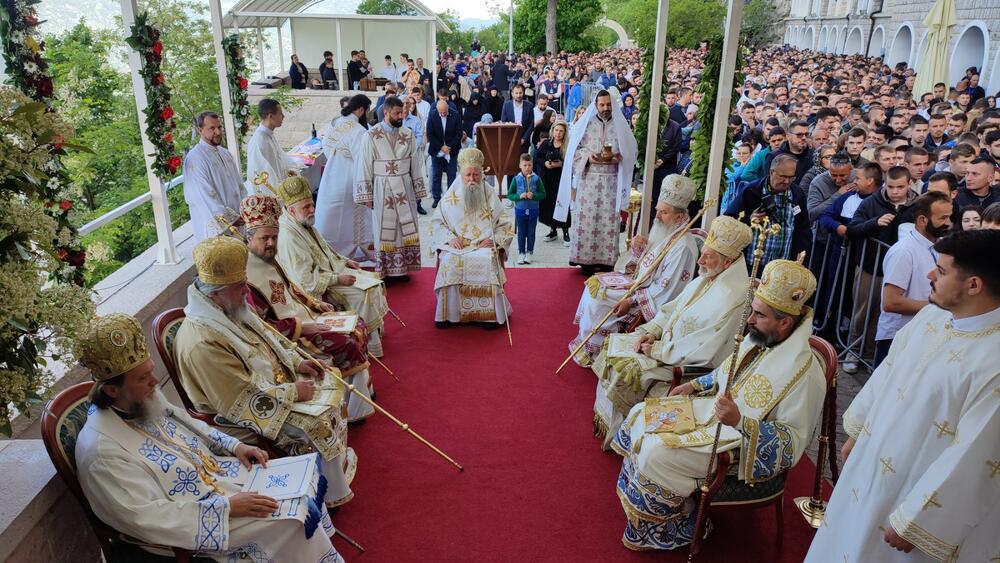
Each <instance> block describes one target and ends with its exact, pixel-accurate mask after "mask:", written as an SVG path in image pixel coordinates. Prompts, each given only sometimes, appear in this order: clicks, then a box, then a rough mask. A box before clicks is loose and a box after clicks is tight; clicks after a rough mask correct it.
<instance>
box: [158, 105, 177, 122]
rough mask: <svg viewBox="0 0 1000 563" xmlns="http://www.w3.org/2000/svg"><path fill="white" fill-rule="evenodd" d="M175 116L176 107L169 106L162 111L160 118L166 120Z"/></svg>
mask: <svg viewBox="0 0 1000 563" xmlns="http://www.w3.org/2000/svg"><path fill="white" fill-rule="evenodd" d="M173 116H174V108H172V107H170V106H167V107H165V108H163V111H161V112H160V119H162V120H163V121H166V120H168V119H170V118H171V117H173Z"/></svg>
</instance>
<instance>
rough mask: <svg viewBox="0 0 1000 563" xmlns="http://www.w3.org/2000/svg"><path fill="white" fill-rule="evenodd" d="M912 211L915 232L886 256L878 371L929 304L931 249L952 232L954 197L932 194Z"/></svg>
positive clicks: (877, 343)
mask: <svg viewBox="0 0 1000 563" xmlns="http://www.w3.org/2000/svg"><path fill="white" fill-rule="evenodd" d="M912 209H913V216H914V221H915V225H914V228H913V230H912V231H910V232H908V233H906V234H905V235H903V236H901V237H900V238H899V240H898V241H897V242H896V244H894V245H892V246H891V247H890V248H889V250H887V251H886V253H885V261H884V263H883V264H884V274H883V278H882V314H881V315H880V316H879V319H878V329H877V330H876V332H875V362H874V366H875V367H876V368H878V366H879V364H881V363H882V360H884V359H885V356H886V355H887V354H888V353H889V346H891V345H892V339H893V338H895V336H896V333H897V332H899V330H900V329H901V328H903V326H905V325H906V323H908V322H909V321H910V320H911V319H912V318H913V316H914V315H916V314H917V313H918V312H920V309H922V308H924V307H925V306H926V305H927V304H928V301H927V298H928V297H929V296H930V294H931V285H930V283H929V282H928V280H927V273H928V272H930V271H931V270H933V269H934V267H935V264H934V255H933V253H932V252H931V247H932V246H933V245H934V243H935V242H937V240H938V239H939V238H941V237H943V236H945V235H947V234H948V232H949V231H950V230H951V215H952V204H951V196H948V195H946V194H942V193H940V192H928V193H926V194H924V195H922V196H920V197H918V198H917V199H915V200H914V201H913V206H912Z"/></svg>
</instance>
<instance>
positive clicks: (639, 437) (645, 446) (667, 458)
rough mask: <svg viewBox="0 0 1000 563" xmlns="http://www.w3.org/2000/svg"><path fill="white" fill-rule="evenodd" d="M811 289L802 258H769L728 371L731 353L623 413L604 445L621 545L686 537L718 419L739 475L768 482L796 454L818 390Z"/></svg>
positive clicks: (666, 543)
mask: <svg viewBox="0 0 1000 563" xmlns="http://www.w3.org/2000/svg"><path fill="white" fill-rule="evenodd" d="M815 291H816V278H814V277H813V275H812V273H811V272H810V271H809V270H808V269H807V268H805V267H804V266H802V265H801V264H798V263H796V262H791V261H788V260H774V261H771V262H769V263H768V264H767V266H766V267H765V268H764V274H763V276H762V277H761V282H760V285H759V286H758V288H757V289H756V291H755V293H754V299H753V301H752V302H751V307H752V311H751V313H750V315H749V318H748V321H747V329H748V332H749V335H748V338H746V339H745V340H743V342H742V343H741V345H740V347H739V350H738V353H737V358H738V359H737V360H736V364H735V365H736V367H735V369H731V367H732V362H733V357H730V358H728V359H726V361H724V362H723V363H722V365H721V366H719V368H717V369H716V370H715V371H713V372H712V373H710V374H708V375H705V376H702V377H700V378H698V379H696V380H694V381H691V382H688V383H685V384H683V385H680V386H679V387H677V388H675V389H674V390H673V391H671V392H670V396H669V397H663V398H652V397H650V398H647V399H646V401H644V402H642V403H638V404H637V405H635V406H634V407H632V410H631V411H629V414H628V416H627V417H626V418H625V422H624V423H623V424H622V427H621V429H620V430H619V431H618V434H617V435H616V436H615V439H614V441H613V442H612V445H611V447H612V449H613V450H614V451H615V452H617V453H619V454H621V455H622V456H624V458H625V459H624V460H623V462H622V469H621V473H620V474H619V475H618V485H617V488H618V498H619V500H621V503H622V508H623V509H624V510H625V516H626V519H627V523H626V524H625V533H624V536H623V537H622V542H623V543H624V544H625V547H627V548H629V549H635V550H647V549H675V548H678V547H681V546H684V545H687V544H689V543H690V542H691V540H692V535H693V533H694V526H695V519H696V517H697V503H696V501H695V496H693V493H694V492H695V490H696V489H697V488H698V480H699V479H704V478H705V473H706V471H707V470H708V463H709V458H710V456H711V451H712V443H713V442H714V440H715V436H716V427H717V425H718V424H719V423H721V424H722V427H721V435H720V439H719V446H718V451H719V452H720V453H721V452H727V451H728V452H732V455H733V457H734V459H737V460H738V462H737V463H735V464H734V465H737V466H738V467H737V478H738V479H740V480H741V481H744V482H746V483H757V482H762V481H766V480H769V479H772V478H774V477H775V476H777V475H778V474H779V473H781V472H782V471H785V470H787V469H789V468H790V467H792V466H793V465H795V462H796V461H798V459H799V457H800V456H801V455H802V452H803V451H804V450H805V448H806V445H808V443H809V441H810V439H811V437H812V432H813V428H814V427H815V425H816V421H817V420H818V419H819V415H820V412H821V411H822V408H823V398H824V396H825V394H826V380H825V378H824V377H823V365H822V361H821V360H820V359H819V358H818V357H815V355H814V354H813V352H812V350H811V349H810V347H809V336H810V335H811V334H812V311H811V310H810V309H809V308H808V307H806V306H805V302H806V301H808V300H809V298H810V297H811V296H812V294H813V292H815ZM730 371H732V372H733V377H734V379H733V380H732V384H731V385H730V386H729V387H728V389H727V387H726V381H727V380H728V378H729V375H730ZM723 389H727V390H728V393H723V391H722V390H723ZM710 524H711V523H710V522H709V523H708V524H707V525H706V530H710V529H711V526H710Z"/></svg>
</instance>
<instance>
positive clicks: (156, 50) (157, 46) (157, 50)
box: [153, 41, 163, 57]
mask: <svg viewBox="0 0 1000 563" xmlns="http://www.w3.org/2000/svg"><path fill="white" fill-rule="evenodd" d="M153 54H154V55H156V56H157V57H159V56H161V55H162V54H163V43H161V42H159V41H157V42H156V43H153Z"/></svg>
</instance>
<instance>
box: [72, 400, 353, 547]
mask: <svg viewBox="0 0 1000 563" xmlns="http://www.w3.org/2000/svg"><path fill="white" fill-rule="evenodd" d="M155 393H156V395H155V400H154V401H151V404H150V403H147V405H149V406H150V407H151V408H150V410H151V411H154V412H150V413H149V414H147V416H146V417H145V418H144V419H143V420H141V421H140V420H135V421H127V420H125V419H123V418H122V417H121V416H119V415H118V414H117V412H116V411H114V410H113V409H111V408H107V409H98V408H96V407H94V406H91V408H90V413H89V415H88V416H87V422H86V423H85V424H84V426H83V429H82V430H81V431H80V435H79V437H78V438H77V442H76V469H77V476H78V477H79V479H80V487H81V488H82V489H83V492H84V494H85V495H86V496H87V500H88V501H90V506H91V507H92V508H93V510H94V513H95V514H96V515H97V517H98V518H99V519H100V520H101V521H102V522H104V523H106V524H108V525H109V526H111V527H113V528H115V529H116V530H118V531H119V532H122V533H125V534H128V535H130V536H132V537H135V538H138V539H140V540H143V541H145V542H148V543H151V544H157V545H166V546H171V547H180V548H184V549H188V550H192V551H197V552H199V555H203V556H206V557H211V558H212V559H215V560H217V561H232V560H234V559H240V558H246V557H249V558H250V560H252V561H300V562H303V563H304V562H310V563H318V562H323V563H335V562H336V563H341V562H343V559H342V558H341V557H340V555H339V554H338V553H337V550H336V549H334V547H333V545H331V543H330V539H329V535H331V534H332V533H333V524H332V522H331V521H330V516H329V514H328V513H327V511H326V504H325V503H324V502H323V498H322V497H320V496H318V494H319V491H318V490H316V488H315V487H314V488H313V489H312V492H311V493H310V494H312V495H317V496H316V497H315V498H308V499H306V498H303V497H297V498H291V499H288V500H284V501H281V503H280V506H279V509H278V510H277V511H276V512H275V513H273V514H270V515H268V516H267V517H265V518H249V517H242V518H233V517H231V516H230V506H229V497H230V496H232V495H234V494H236V493H238V492H240V491H241V490H242V486H243V483H245V482H247V481H248V479H249V476H250V472H249V471H248V470H247V469H246V468H245V467H244V466H243V465H242V464H241V463H240V461H239V460H238V459H237V458H236V457H233V456H234V454H235V450H236V447H237V446H238V445H239V441H238V440H236V438H233V437H232V436H229V435H227V434H224V433H222V432H220V431H219V430H217V429H214V428H211V427H209V426H208V425H206V424H205V423H204V422H201V421H199V420H195V419H193V418H191V417H190V416H188V414H187V413H186V412H185V411H184V409H183V408H179V407H174V406H173V405H171V404H170V403H168V402H167V401H166V399H165V398H164V397H163V395H162V394H161V393H160V391H159V390H157V391H156V392H155ZM312 455H315V454H312ZM206 477H207V478H208V479H209V480H210V481H212V482H208V481H206V480H205V478H206ZM313 478H314V479H318V475H313ZM260 492H261V494H267V492H266V491H260ZM317 501H318V502H317ZM310 505H312V506H311V507H310ZM311 510H314V512H313V517H312V519H311V522H310V518H309V517H310V511H311ZM304 522H310V523H308V524H306V526H304V525H303V523H304ZM307 527H311V528H312V530H313V532H312V533H311V537H310V538H309V539H306V535H305V532H306V528H307Z"/></svg>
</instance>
